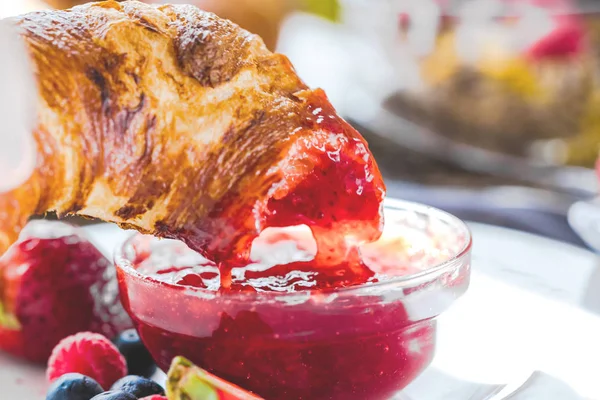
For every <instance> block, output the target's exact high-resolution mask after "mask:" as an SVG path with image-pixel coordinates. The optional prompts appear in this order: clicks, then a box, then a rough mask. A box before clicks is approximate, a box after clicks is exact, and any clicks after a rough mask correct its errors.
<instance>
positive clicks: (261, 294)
mask: <svg viewBox="0 0 600 400" xmlns="http://www.w3.org/2000/svg"><path fill="white" fill-rule="evenodd" d="M393 225H394V222H393V221H392V223H389V224H388V227H389V226H393ZM400 231H402V232H403V233H402V236H396V237H386V236H385V235H384V237H382V239H380V240H379V241H377V242H375V243H372V244H369V245H365V246H361V247H360V250H361V251H360V253H359V252H358V251H357V252H356V253H355V255H356V257H357V259H358V263H359V264H360V266H359V267H358V268H357V266H356V265H351V262H350V261H348V260H346V261H344V262H343V264H344V265H343V267H340V268H337V267H335V266H334V267H332V266H326V267H322V266H320V265H318V264H315V263H313V262H310V261H306V260H309V259H311V258H315V254H316V253H317V245H316V243H315V241H314V240H311V239H310V238H311V234H310V230H308V229H303V228H294V229H293V230H286V231H284V232H282V231H275V230H267V231H266V232H265V233H264V234H263V235H262V236H261V237H260V238H259V240H258V241H255V243H254V247H253V252H252V256H253V257H252V258H253V259H254V260H255V262H254V263H252V264H250V265H248V266H245V267H243V268H234V269H233V270H232V274H231V287H230V288H229V289H228V290H224V289H223V288H222V287H221V285H220V278H219V275H218V274H219V269H218V268H217V267H216V265H215V264H214V263H212V262H211V261H209V260H206V259H205V258H203V257H202V256H200V255H199V254H198V253H195V252H193V251H191V250H189V249H188V248H187V247H186V246H185V245H183V244H181V243H178V242H170V241H162V242H161V241H157V240H156V239H152V238H147V237H138V238H137V239H134V242H132V246H133V247H132V248H130V250H134V251H133V252H134V253H135V256H133V255H132V257H131V261H132V263H131V266H132V267H133V268H135V269H136V270H137V272H138V273H139V275H138V274H135V273H133V271H132V270H129V271H128V272H127V269H123V268H122V267H123V266H122V265H121V268H119V270H118V276H119V284H120V289H121V295H122V300H123V303H124V306H125V308H126V309H127V310H128V312H129V313H130V315H131V316H132V318H133V320H134V323H135V324H136V327H137V329H138V331H139V333H140V336H141V338H142V340H143V341H144V343H145V344H146V346H147V347H148V349H149V350H150V352H151V353H152V355H153V357H154V358H155V360H156V361H157V363H158V365H159V366H160V367H161V368H163V369H166V368H168V366H169V363H170V362H171V360H172V358H173V357H174V356H177V355H183V356H185V357H187V358H189V359H191V360H192V361H193V362H195V363H196V364H198V365H199V366H200V367H202V368H204V369H206V370H208V371H209V372H211V373H214V374H215V375H217V376H219V377H221V378H223V379H226V380H228V381H230V382H232V383H234V384H237V385H239V386H241V387H242V388H245V389H247V390H251V391H253V392H255V393H256V394H258V395H260V396H262V397H264V398H266V399H290V400H293V399H311V400H318V399H350V398H356V399H358V398H361V399H367V398H368V399H387V398H390V397H391V396H392V395H393V394H394V393H397V392H398V391H399V390H401V389H402V388H404V387H405V386H406V385H407V384H408V383H410V382H411V381H412V380H413V379H414V378H415V377H416V376H417V375H418V374H419V373H421V372H422V371H423V370H424V369H425V367H426V366H427V365H428V364H429V363H430V361H431V359H432V358H433V354H434V347H435V334H436V328H435V321H434V317H435V316H436V315H437V314H439V311H432V310H433V309H432V308H431V307H430V306H429V305H427V306H426V307H423V306H422V305H421V307H419V303H415V302H414V300H413V299H419V300H418V302H421V301H422V300H421V299H424V298H426V297H427V296H429V295H430V294H427V293H434V291H433V290H428V288H429V289H431V287H430V286H429V285H432V283H431V282H429V283H423V284H420V283H419V284H418V285H413V286H411V287H403V288H397V287H396V288H395V289H394V288H391V287H389V286H386V285H390V283H389V281H390V280H391V279H394V278H397V276H398V275H408V274H415V273H417V272H421V271H422V270H424V269H426V268H428V267H430V266H432V265H436V264H438V263H439V262H440V261H443V260H446V259H448V258H449V257H450V256H451V255H453V254H456V252H458V251H460V248H462V247H464V245H465V239H464V238H458V239H457V237H456V236H452V237H447V238H444V239H443V240H437V239H435V238H433V237H430V236H429V234H428V233H427V232H425V233H421V234H420V235H416V234H414V235H413V234H408V233H409V231H410V229H406V230H402V229H401V230H400ZM406 235H408V236H406ZM127 257H129V256H127ZM286 261H292V262H289V263H287V264H284V262H286ZM118 263H119V264H121V262H118ZM363 269H366V270H368V271H369V274H366V275H363V274H362V273H361V272H362V271H363ZM466 269H468V267H467V268H466ZM466 269H465V270H461V271H460V273H456V272H457V271H456V270H455V271H453V272H452V273H451V274H448V275H445V276H440V277H439V279H440V280H444V282H445V283H444V287H446V289H445V290H448V291H449V293H450V292H453V293H454V292H455V293H458V294H460V293H462V292H463V291H464V290H465V289H466V286H467V285H468V279H467V278H466V275H465V271H466ZM354 271H359V273H355V272H354ZM386 282H388V283H386ZM354 285H360V287H359V288H355V287H351V288H348V289H349V291H340V290H339V289H340V288H341V287H347V286H354ZM379 288H385V289H379ZM357 289H359V290H363V291H362V292H354V291H356V290H357ZM421 291H423V292H424V293H423V295H422V296H421V293H420V292H421ZM458 294H456V296H458ZM406 296H408V297H406ZM444 296H448V293H446V294H444ZM437 301H438V303H439V301H440V299H438V300H437Z"/></svg>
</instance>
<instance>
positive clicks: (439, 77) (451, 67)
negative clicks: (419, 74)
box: [422, 32, 462, 86]
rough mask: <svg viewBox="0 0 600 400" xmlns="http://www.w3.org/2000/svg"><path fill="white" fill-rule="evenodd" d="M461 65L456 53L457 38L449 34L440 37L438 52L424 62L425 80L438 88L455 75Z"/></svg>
mask: <svg viewBox="0 0 600 400" xmlns="http://www.w3.org/2000/svg"><path fill="white" fill-rule="evenodd" d="M461 65H462V64H461V61H460V60H459V58H458V54H457V53H456V37H455V36H454V34H453V33H452V32H447V33H445V34H442V35H440V36H439V37H438V40H437V46H436V51H434V52H432V53H431V54H430V55H429V56H427V57H425V59H424V60H423V63H422V71H423V79H424V80H425V82H426V83H428V84H430V85H432V86H436V85H438V84H440V83H442V82H445V81H446V80H448V79H449V78H450V77H451V76H452V75H454V74H455V73H456V72H457V71H458V69H459V67H460V66H461Z"/></svg>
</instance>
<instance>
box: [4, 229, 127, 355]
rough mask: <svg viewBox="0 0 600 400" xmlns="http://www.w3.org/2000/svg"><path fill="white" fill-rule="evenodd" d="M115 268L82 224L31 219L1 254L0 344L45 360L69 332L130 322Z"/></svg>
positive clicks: (105, 330)
mask: <svg viewBox="0 0 600 400" xmlns="http://www.w3.org/2000/svg"><path fill="white" fill-rule="evenodd" d="M114 274H115V273H114V269H113V266H112V265H111V263H110V261H109V260H108V259H107V258H106V257H104V256H103V255H102V253H101V252H100V251H99V250H98V249H96V247H94V245H93V244H91V243H90V242H89V241H88V240H87V239H85V237H84V236H82V232H81V231H80V230H79V229H78V228H76V227H73V226H70V225H67V224H64V223H61V222H49V221H35V222H32V223H31V224H30V225H29V226H28V227H27V228H26V229H25V230H24V231H23V233H22V234H21V237H20V239H19V241H18V242H17V243H15V244H14V245H13V246H12V247H11V248H10V249H9V250H8V251H7V253H6V254H5V255H4V256H2V258H0V349H3V350H5V351H7V352H9V353H12V354H13V355H16V356H20V357H23V358H25V359H28V360H31V361H34V362H40V363H42V362H46V361H47V360H48V357H49V356H50V353H51V351H52V349H53V348H54V346H55V345H56V344H57V343H58V342H59V341H60V340H61V339H63V338H65V337H66V336H69V335H71V334H74V333H77V332H80V331H92V332H98V333H102V334H104V335H106V336H108V337H114V336H115V335H116V334H117V333H118V332H119V331H120V330H122V329H124V328H128V327H130V326H131V320H130V319H129V318H128V317H127V315H126V314H125V312H124V310H123V308H122V306H121V304H120V301H119V298H118V290H117V287H116V282H115V280H114Z"/></svg>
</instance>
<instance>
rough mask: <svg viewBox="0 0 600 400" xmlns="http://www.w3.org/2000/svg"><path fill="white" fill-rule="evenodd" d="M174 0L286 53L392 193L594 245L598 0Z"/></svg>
mask: <svg viewBox="0 0 600 400" xmlns="http://www.w3.org/2000/svg"><path fill="white" fill-rule="evenodd" d="M148 2H152V3H158V2H160V1H157V0H149V1H148ZM170 2H171V3H177V2H181V3H194V4H196V5H198V6H199V7H201V8H204V9H206V10H209V11H213V12H215V13H217V14H218V15H220V16H222V17H225V18H229V19H231V20H233V21H234V22H236V23H238V24H240V25H241V26H242V27H244V28H246V29H248V30H250V31H252V32H254V33H257V34H259V35H261V36H262V37H263V38H264V40H265V42H266V44H267V45H268V46H269V47H270V48H271V49H273V50H277V51H280V52H282V53H284V54H286V55H288V56H289V57H290V58H291V60H292V61H293V62H294V64H295V65H296V68H297V70H298V73H299V74H300V76H301V77H303V78H304V79H305V80H306V81H307V83H308V84H309V85H311V86H319V87H322V88H324V89H325V90H326V91H327V93H328V95H329V97H330V99H331V100H332V102H333V103H334V105H335V106H336V107H337V108H338V110H339V111H340V113H341V114H342V115H343V116H344V117H345V118H346V119H347V120H348V121H350V122H351V123H352V124H353V125H354V126H355V127H356V128H357V129H358V130H359V131H360V132H361V133H362V134H363V135H364V136H365V137H366V138H367V140H368V142H369V144H370V146H371V149H372V151H373V153H374V154H375V156H376V158H377V160H378V161H379V165H380V167H381V169H382V172H383V173H384V175H385V177H386V182H387V185H388V193H389V195H390V196H393V197H399V198H404V199H408V200H414V201H419V202H422V203H426V204H430V205H433V206H436V207H439V208H442V209H445V210H447V211H450V212H452V213H454V214H456V215H458V216H459V217H461V218H463V219H467V220H471V221H476V222H484V223H489V224H494V225H500V226H505V227H510V228H515V229H520V230H524V231H527V232H532V233H538V234H541V235H544V236H547V237H551V238H555V239H559V240H563V241H567V242H570V243H574V244H577V245H580V246H585V245H584V243H583V242H582V240H581V239H580V238H579V236H578V235H577V234H575V232H574V231H573V230H572V229H571V227H570V226H569V223H568V222H567V212H568V210H569V208H570V207H571V205H572V204H573V203H575V202H577V201H581V200H587V199H591V198H593V197H595V196H596V193H597V182H596V176H595V172H594V164H595V162H596V158H597V156H598V150H599V144H600V1H590V0H588V1H575V0H471V1H466V0H462V1H458V0H456V1H452V0H185V1H180V0H179V1H178V0H171V1H170ZM2 3H3V4H2V5H0V17H6V16H10V15H15V14H19V13H23V12H27V11H32V10H35V9H44V8H51V7H56V8H68V7H71V6H74V5H76V4H78V3H83V2H82V1H76V0H47V1H46V2H44V1H42V0H21V1H19V0H15V1H11V2H6V1H5V2H2ZM6 3H10V4H6Z"/></svg>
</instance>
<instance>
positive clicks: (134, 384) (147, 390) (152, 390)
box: [110, 375, 165, 398]
mask: <svg viewBox="0 0 600 400" xmlns="http://www.w3.org/2000/svg"><path fill="white" fill-rule="evenodd" d="M110 389H111V390H122V391H124V392H127V393H131V394H132V395H134V396H135V397H139V398H141V397H146V396H152V395H153V394H160V395H163V394H165V390H164V389H163V388H162V386H160V385H159V384H158V383H156V382H154V381H153V380H151V379H148V378H143V377H141V376H134V375H129V376H126V377H125V378H121V379H119V380H118V381H116V382H115V384H114V385H112V387H111V388H110Z"/></svg>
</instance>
